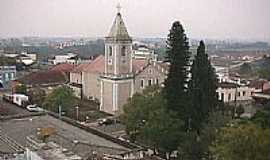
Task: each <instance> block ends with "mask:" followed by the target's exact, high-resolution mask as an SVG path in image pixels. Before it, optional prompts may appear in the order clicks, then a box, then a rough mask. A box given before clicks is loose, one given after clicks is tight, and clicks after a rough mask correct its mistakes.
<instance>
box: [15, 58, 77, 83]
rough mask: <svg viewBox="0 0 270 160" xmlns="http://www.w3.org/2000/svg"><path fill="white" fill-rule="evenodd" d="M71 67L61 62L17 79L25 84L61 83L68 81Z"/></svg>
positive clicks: (72, 67)
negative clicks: (45, 69)
mask: <svg viewBox="0 0 270 160" xmlns="http://www.w3.org/2000/svg"><path fill="white" fill-rule="evenodd" d="M73 69H74V65H72V64H68V63H63V64H59V65H56V66H54V67H52V68H51V69H49V70H47V71H38V72H33V73H30V74H28V75H26V76H24V77H22V78H20V79H18V80H17V81H18V82H20V83H24V84H26V85H50V84H61V83H65V82H67V81H68V78H69V77H68V74H69V72H70V71H72V70H73Z"/></svg>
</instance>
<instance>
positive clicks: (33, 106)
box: [26, 104, 44, 112]
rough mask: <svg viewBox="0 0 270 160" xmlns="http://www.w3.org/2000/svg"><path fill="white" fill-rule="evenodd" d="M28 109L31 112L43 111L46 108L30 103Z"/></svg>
mask: <svg viewBox="0 0 270 160" xmlns="http://www.w3.org/2000/svg"><path fill="white" fill-rule="evenodd" d="M26 109H27V110H28V111H30V112H43V111H44V110H43V109H42V108H40V107H38V106H37V105H36V104H32V105H28V106H27V107H26Z"/></svg>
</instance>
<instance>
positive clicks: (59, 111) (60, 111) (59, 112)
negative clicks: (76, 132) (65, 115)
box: [58, 105, 62, 118]
mask: <svg viewBox="0 0 270 160" xmlns="http://www.w3.org/2000/svg"><path fill="white" fill-rule="evenodd" d="M58 114H59V118H61V115H62V107H61V105H59V106H58Z"/></svg>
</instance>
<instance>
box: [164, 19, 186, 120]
mask: <svg viewBox="0 0 270 160" xmlns="http://www.w3.org/2000/svg"><path fill="white" fill-rule="evenodd" d="M190 54H191V53H190V52H189V44H188V38H187V36H186V34H185V31H184V28H183V26H182V25H181V24H180V22H178V21H176V22H174V23H173V25H172V28H171V29H170V33H169V35H168V38H167V55H168V57H167V61H168V62H170V69H169V73H168V78H167V79H166V80H165V83H164V84H165V87H164V89H163V93H164V97H165V99H166V101H167V107H168V109H169V110H171V111H173V112H176V113H177V114H178V115H179V117H181V118H182V119H183V120H184V122H185V123H186V122H187V121H188V120H187V113H186V111H187V107H188V101H187V91H186V90H187V84H188V82H187V81H188V73H189V71H188V66H189V58H190Z"/></svg>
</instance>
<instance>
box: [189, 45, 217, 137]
mask: <svg viewBox="0 0 270 160" xmlns="http://www.w3.org/2000/svg"><path fill="white" fill-rule="evenodd" d="M216 89H217V78H216V74H215V71H214V68H213V67H212V65H211V63H210V61H209V58H208V55H207V54H206V52H205V45H204V42H203V41H201V42H200V45H199V47H198V49H197V55H196V56H195V59H194V60H193V63H192V66H191V80H190V81H189V95H190V97H191V107H189V108H188V109H189V119H190V126H189V128H190V129H192V130H195V131H196V132H198V133H199V132H200V130H201V128H202V126H203V124H204V123H206V122H207V121H208V118H209V115H210V113H211V112H213V111H214V109H216V108H217V104H218V96H217V93H216Z"/></svg>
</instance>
